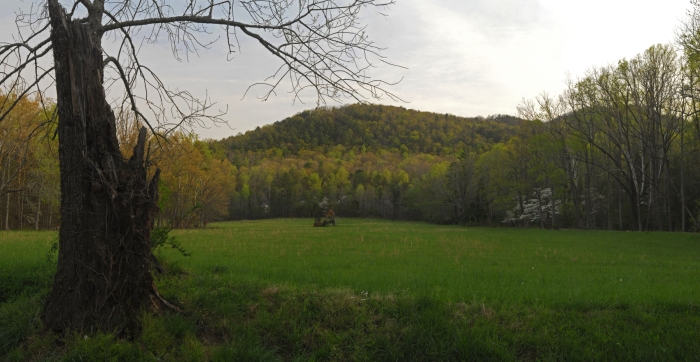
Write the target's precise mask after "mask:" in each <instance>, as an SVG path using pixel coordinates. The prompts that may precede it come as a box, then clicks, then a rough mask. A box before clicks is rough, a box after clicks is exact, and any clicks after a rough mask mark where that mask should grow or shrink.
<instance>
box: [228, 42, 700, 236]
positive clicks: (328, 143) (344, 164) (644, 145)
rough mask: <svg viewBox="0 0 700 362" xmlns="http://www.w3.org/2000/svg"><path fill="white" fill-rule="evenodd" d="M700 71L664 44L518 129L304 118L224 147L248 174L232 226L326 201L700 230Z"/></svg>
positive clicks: (320, 114)
mask: <svg viewBox="0 0 700 362" xmlns="http://www.w3.org/2000/svg"><path fill="white" fill-rule="evenodd" d="M699 72H700V71H699V67H698V61H697V59H694V58H693V57H691V56H689V55H688V53H685V54H679V53H678V52H677V50H676V49H675V48H674V47H672V46H671V45H655V46H652V47H650V48H649V49H647V50H646V51H644V52H643V53H641V54H639V55H637V56H635V57H634V58H632V59H629V60H628V59H623V60H621V61H619V62H618V63H617V64H614V65H608V66H603V67H594V68H591V69H590V70H589V71H588V72H587V73H586V74H585V75H584V76H583V77H582V78H580V79H575V80H573V79H572V80H569V81H568V82H567V89H566V91H565V92H564V93H563V94H561V95H558V96H550V95H548V94H542V95H540V96H538V97H536V98H535V99H533V100H524V101H523V102H522V103H521V104H520V105H519V106H518V113H519V116H520V117H521V118H520V119H519V118H515V117H510V118H508V119H506V120H507V122H504V121H503V120H504V117H502V116H501V117H489V119H483V118H476V119H463V118H458V117H454V116H450V115H445V116H444V117H443V116H441V115H438V114H431V113H426V112H417V111H409V110H405V109H403V108H401V107H389V106H376V105H361V104H356V105H351V106H344V107H339V108H323V109H317V110H315V111H305V112H303V113H301V114H298V115H296V116H294V117H291V118H289V119H286V120H284V121H281V122H278V123H275V124H273V125H270V126H265V127H262V128H258V129H256V130H254V131H250V132H247V133H246V134H243V135H240V134H239V135H238V136H236V137H232V138H229V139H226V140H223V141H221V142H218V144H219V145H221V146H222V147H225V148H226V150H227V154H228V157H229V159H230V160H231V162H232V163H233V164H234V165H235V166H237V168H236V170H235V172H236V173H237V177H238V183H237V186H236V190H235V192H234V194H233V197H232V202H231V204H230V210H231V211H230V217H231V218H234V219H239V218H259V217H288V216H310V215H312V213H313V212H314V211H313V210H314V206H315V205H316V204H317V203H318V202H320V201H321V199H323V198H324V197H327V198H328V200H329V201H330V203H331V207H333V208H334V209H336V210H337V211H338V214H339V215H345V216H375V217H385V218H398V219H412V220H425V221H430V222H439V223H461V224H477V225H510V226H520V227H533V226H534V227H541V228H589V229H597V228H603V229H619V230H668V231H676V230H683V231H687V230H698V229H699V228H700V225H699V224H698V222H699V221H698V216H699V215H700V193H699V192H698V190H700V188H699V187H698V186H700V185H699V184H698V182H699V180H700V168H698V165H700V158H699V157H700V153H699V151H700V147H699V146H700V121H699V119H700V118H699V116H698V110H699V109H700V105H699V104H698V100H699V99H700V88H699V87H698V79H699V78H700V77H699V75H700V73H699ZM295 140H296V142H295Z"/></svg>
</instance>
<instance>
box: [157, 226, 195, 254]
mask: <svg viewBox="0 0 700 362" xmlns="http://www.w3.org/2000/svg"><path fill="white" fill-rule="evenodd" d="M171 231H172V229H170V228H169V227H155V228H153V230H152V231H151V250H153V251H154V252H155V251H156V250H158V249H159V248H162V247H165V246H169V247H170V248H172V249H175V250H177V251H179V252H180V254H181V255H182V256H190V255H192V254H190V253H189V252H187V250H185V248H184V247H183V246H182V244H180V242H179V241H178V240H177V238H176V237H175V236H172V235H170V232H171Z"/></svg>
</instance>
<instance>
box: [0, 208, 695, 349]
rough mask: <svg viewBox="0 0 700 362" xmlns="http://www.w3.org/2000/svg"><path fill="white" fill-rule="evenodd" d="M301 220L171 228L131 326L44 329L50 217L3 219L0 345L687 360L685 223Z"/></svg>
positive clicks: (689, 251) (691, 325) (691, 299)
mask: <svg viewBox="0 0 700 362" xmlns="http://www.w3.org/2000/svg"><path fill="white" fill-rule="evenodd" d="M311 224H312V222H311V220H309V219H275V220H260V221H238V222H226V223H216V224H210V225H209V227H208V228H206V229H199V230H177V231H173V232H172V233H171V234H172V235H174V236H175V237H176V238H177V240H179V241H180V243H181V244H182V246H183V247H184V248H185V249H186V250H187V251H188V252H189V253H191V256H183V255H181V254H180V253H179V252H178V251H177V250H174V249H164V250H159V251H158V256H159V259H160V260H161V261H162V262H163V264H164V266H165V268H166V273H165V275H161V276H158V278H157V285H158V287H159V290H160V291H161V294H162V295H164V296H165V297H166V298H168V299H169V300H172V301H174V302H175V303H176V304H178V305H180V306H181V307H182V312H180V313H146V314H144V315H143V317H142V321H143V331H142V333H141V335H140V336H139V337H138V338H132V339H120V338H117V337H115V336H114V335H111V334H96V335H90V336H85V335H84V336H75V335H68V336H61V337H57V336H54V335H52V334H50V333H46V332H42V331H41V326H40V321H39V320H38V316H39V313H40V310H41V303H42V299H43V298H45V297H46V294H47V293H48V288H49V285H50V282H51V275H52V272H53V270H54V268H55V262H50V261H47V252H49V249H50V247H51V244H52V242H53V240H54V239H55V233H50V232H28V231H27V232H2V233H0V359H7V360H42V361H43V360H83V361H85V360H96V361H104V360H115V361H117V360H125V359H131V360H177V361H180V360H192V361H199V360H213V361H229V360H264V361H277V360H283V361H287V360H294V361H307V360H333V361H335V360H367V361H381V360H387V361H388V360H391V361H396V360H430V361H437V360H567V361H568V360H616V361H620V360H629V361H640V360H662V361H665V360H700V344H699V343H697V341H698V340H700V308H699V304H700V288H698V286H699V285H700V273H699V271H700V270H699V268H698V267H699V266H700V235H698V234H689V233H686V234H681V233H663V232H650V233H639V232H614V231H582V230H538V229H510V228H466V227H460V226H439V225H430V224H426V223H411V222H395V221H386V220H368V219H340V220H339V223H338V226H336V227H326V228H313V227H311ZM48 255H49V256H50V255H51V254H50V253H49V254H48Z"/></svg>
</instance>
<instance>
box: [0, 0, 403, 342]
mask: <svg viewBox="0 0 700 362" xmlns="http://www.w3.org/2000/svg"><path fill="white" fill-rule="evenodd" d="M390 2H391V0H388V1H387V2H381V0H347V1H339V0H297V1H291V0H250V1H243V2H234V1H233V0H230V1H220V2H214V1H198V0H186V1H183V2H180V3H178V4H177V5H174V4H172V3H171V2H167V1H164V0H155V1H132V0H122V1H104V0H92V1H90V0H76V1H71V2H70V3H69V4H67V5H69V7H67V8H64V6H63V4H62V3H61V2H60V1H59V0H46V1H45V2H41V3H40V4H37V5H36V6H34V7H32V9H34V10H33V12H30V13H22V12H20V13H19V15H18V17H17V23H18V25H19V26H18V29H20V34H18V36H17V37H15V39H17V40H16V41H12V42H9V43H4V44H2V45H0V67H2V72H1V73H0V85H1V86H4V87H5V88H7V89H8V90H9V92H10V93H12V92H14V93H17V94H18V97H17V99H22V98H23V97H24V96H25V95H27V94H30V93H32V92H41V91H43V90H44V89H45V88H46V87H48V86H51V84H49V85H47V84H46V83H44V82H43V81H44V80H55V89H56V102H57V113H58V126H57V134H58V138H59V160H60V178H61V211H60V212H61V229H60V232H59V256H58V270H57V272H56V276H55V279H54V284H53V289H52V291H51V293H50V295H49V297H48V298H47V303H46V306H45V310H44V313H43V315H42V319H43V322H44V326H45V327H46V328H48V329H51V330H61V331H65V330H95V329H97V330H110V331H111V330H115V329H116V330H137V329H138V319H137V318H138V315H139V311H140V310H142V309H143V308H146V307H149V306H154V307H155V308H166V307H168V306H169V305H170V304H169V303H168V302H167V301H165V300H164V299H162V298H160V296H159V295H158V293H157V291H156V290H155V287H154V285H153V281H152V277H151V272H150V270H151V265H150V259H151V251H150V247H149V246H150V240H149V239H150V232H151V228H152V226H153V220H154V216H155V215H156V213H157V210H158V207H157V198H158V187H157V186H158V178H159V171H158V170H156V171H155V172H154V173H153V176H152V177H148V172H147V169H146V165H147V164H148V162H149V157H148V153H147V152H145V150H146V140H147V132H146V128H142V129H141V132H140V133H139V136H138V141H137V143H136V146H135V148H134V151H133V155H132V156H131V157H130V158H128V159H127V158H125V157H124V156H123V155H122V153H121V151H120V147H119V143H118V140H117V129H116V122H115V115H114V112H113V111H112V108H113V107H112V106H113V105H110V103H109V102H108V101H107V98H106V91H105V85H110V84H121V87H122V90H123V91H124V97H123V99H122V100H120V101H117V105H121V104H128V106H129V108H130V109H131V112H133V114H134V115H136V117H137V118H138V120H139V122H142V123H143V124H145V125H147V126H148V127H149V128H150V129H151V131H152V132H153V133H154V134H158V133H157V131H156V130H160V131H161V132H165V133H166V134H167V132H168V129H172V128H173V126H179V125H188V124H189V125H191V124H193V123H196V122H203V121H206V120H209V121H214V122H216V121H221V114H217V113H212V103H211V102H210V101H209V100H208V99H207V98H203V99H201V98H197V97H195V96H194V95H192V94H191V93H189V92H183V91H173V90H170V89H169V88H167V87H166V86H165V85H164V83H163V82H162V81H161V79H160V78H158V76H157V74H156V73H155V72H154V70H153V68H151V67H148V66H146V65H145V64H143V63H142V62H141V60H140V59H139V53H138V52H139V49H140V46H139V45H138V44H140V43H141V42H158V41H160V40H161V38H162V35H165V36H167V39H168V41H170V42H171V47H172V49H173V54H174V56H175V57H178V58H179V57H181V56H183V55H184V56H187V55H188V54H190V53H192V52H196V51H197V49H198V48H200V47H207V46H208V44H209V43H208V42H207V40H206V37H207V36H208V34H209V33H210V32H212V31H214V28H218V29H219V30H220V31H222V32H223V36H221V39H225V40H226V41H227V46H228V49H229V52H230V53H232V52H234V50H235V49H236V46H237V40H236V39H237V36H247V37H250V38H252V39H254V40H255V41H257V43H259V44H260V45H261V46H262V47H263V48H264V49H266V50H267V51H268V52H269V53H270V54H271V55H272V56H274V57H276V58H278V59H279V60H280V62H281V64H282V65H281V66H280V68H279V70H278V71H277V73H275V75H274V76H273V77H272V78H270V79H271V81H269V82H267V83H263V84H264V85H266V86H267V87H268V88H267V90H266V93H265V95H264V96H263V99H266V98H267V97H269V96H270V95H272V94H274V92H275V90H276V89H277V88H278V87H279V86H280V82H281V81H282V80H284V79H286V80H290V82H291V84H290V86H291V92H292V94H293V96H294V97H295V98H298V97H300V96H301V93H302V92H303V91H305V90H306V89H312V90H313V91H315V93H316V99H317V103H325V101H326V100H327V99H332V100H337V99H340V98H342V97H351V98H354V99H357V100H364V99H366V98H368V97H380V96H385V95H386V96H389V97H394V96H393V95H392V94H391V93H389V92H386V91H385V90H384V88H383V87H384V86H385V85H386V84H387V83H385V82H382V81H381V80H378V79H374V78H371V77H370V76H369V75H368V72H367V69H368V68H370V67H372V66H373V65H374V64H373V63H372V61H373V60H380V61H381V60H382V59H381V55H380V54H379V52H380V50H381V49H380V48H378V47H377V46H376V45H375V44H374V43H373V42H372V41H371V40H370V39H369V38H368V37H367V35H366V34H365V32H364V29H363V27H362V25H361V24H360V23H359V16H360V11H361V10H362V9H363V8H366V7H369V6H385V5H388V3H390ZM178 5H180V7H178ZM66 9H68V10H66ZM78 14H86V15H84V16H81V15H78ZM239 19H245V20H239ZM47 35H48V36H47ZM104 37H111V39H115V40H117V42H116V43H117V44H119V46H118V47H117V48H116V49H111V48H108V47H104V46H103V43H102V40H103V38H104ZM51 56H52V57H51ZM372 56H375V57H374V58H372ZM139 89H140V91H139ZM18 102H19V101H17V102H12V103H11V104H9V105H8V106H6V107H3V110H4V111H5V112H4V113H2V114H0V120H2V119H3V118H4V117H5V116H6V115H7V114H8V112H9V111H10V110H11V109H12V108H14V106H16V104H17V103H18ZM145 110H149V111H148V112H147V111H145ZM149 178H150V179H149Z"/></svg>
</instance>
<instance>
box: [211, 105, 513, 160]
mask: <svg viewBox="0 0 700 362" xmlns="http://www.w3.org/2000/svg"><path fill="white" fill-rule="evenodd" d="M521 122H522V120H521V119H519V118H516V117H512V116H506V115H499V116H491V117H489V118H483V117H475V118H465V117H458V116H455V115H451V114H437V113H431V112H420V111H416V110H411V109H406V108H403V107H393V106H384V105H369V104H352V105H346V106H343V107H337V108H317V109H314V110H308V111H304V112H301V113H299V114H296V115H294V116H293V117H289V118H286V119H284V120H282V121H279V122H275V123H274V124H271V125H266V126H263V127H258V128H256V129H255V130H252V131H248V132H246V133H245V134H241V133H239V134H238V135H236V136H232V137H229V138H227V139H224V140H222V141H219V142H218V143H219V144H221V145H222V146H223V147H224V148H225V149H227V150H228V151H229V152H236V151H238V152H240V151H243V152H247V151H253V152H258V151H265V150H271V149H277V150H279V151H281V152H282V154H284V155H295V154H298V153H299V151H302V150H317V149H319V148H328V147H334V146H337V145H342V146H344V147H345V148H348V149H361V148H362V147H365V148H366V149H372V150H380V149H382V150H393V151H400V152H401V153H406V152H408V153H427V154H433V155H449V154H452V153H455V152H463V151H473V152H482V151H485V150H487V149H489V148H490V145H493V144H494V143H499V142H504V141H507V140H508V139H509V138H510V137H512V136H513V134H514V133H515V132H514V129H515V128H517V126H518V125H519V124H520V123H521Z"/></svg>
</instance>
